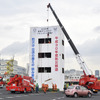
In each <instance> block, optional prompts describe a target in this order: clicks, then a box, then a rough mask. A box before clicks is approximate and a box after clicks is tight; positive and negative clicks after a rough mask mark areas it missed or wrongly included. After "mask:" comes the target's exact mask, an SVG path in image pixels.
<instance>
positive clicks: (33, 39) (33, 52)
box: [31, 38, 35, 79]
mask: <svg viewBox="0 0 100 100" xmlns="http://www.w3.org/2000/svg"><path fill="white" fill-rule="evenodd" d="M31 60H32V63H31V76H32V78H33V79H34V66H35V63H34V60H35V38H32V59H31Z"/></svg>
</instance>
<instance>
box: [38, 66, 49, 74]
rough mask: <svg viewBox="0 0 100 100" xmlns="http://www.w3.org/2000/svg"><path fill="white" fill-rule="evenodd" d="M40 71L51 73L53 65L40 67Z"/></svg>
mask: <svg viewBox="0 0 100 100" xmlns="http://www.w3.org/2000/svg"><path fill="white" fill-rule="evenodd" d="M38 73H51V67H38Z"/></svg>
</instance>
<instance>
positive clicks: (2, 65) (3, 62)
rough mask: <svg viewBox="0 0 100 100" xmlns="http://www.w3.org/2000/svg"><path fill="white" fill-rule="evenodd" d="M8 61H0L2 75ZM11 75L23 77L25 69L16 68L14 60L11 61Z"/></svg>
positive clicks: (16, 64)
mask: <svg viewBox="0 0 100 100" xmlns="http://www.w3.org/2000/svg"><path fill="white" fill-rule="evenodd" d="M8 61H9V60H4V59H2V60H0V73H1V75H3V74H4V73H5V72H6V71H7V62H8ZM13 74H19V75H25V74H26V69H25V68H24V67H21V66H18V62H17V61H16V60H14V61H13Z"/></svg>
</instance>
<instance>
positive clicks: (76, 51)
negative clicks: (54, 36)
mask: <svg viewBox="0 0 100 100" xmlns="http://www.w3.org/2000/svg"><path fill="white" fill-rule="evenodd" d="M49 7H50V9H51V11H52V13H53V14H54V16H55V18H56V20H57V22H58V24H59V26H60V28H61V29H62V31H63V33H64V34H65V37H66V38H67V40H68V42H69V44H70V46H71V48H72V49H73V51H74V53H75V55H77V54H79V52H78V50H77V48H76V47H75V45H74V43H73V41H72V40H71V38H70V37H69V35H68V33H67V31H66V30H65V28H64V26H63V25H62V23H61V22H60V20H59V18H58V17H57V15H56V13H55V11H54V10H53V9H52V7H51V5H50V3H49V4H48V5H47V8H49Z"/></svg>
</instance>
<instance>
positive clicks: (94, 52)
mask: <svg viewBox="0 0 100 100" xmlns="http://www.w3.org/2000/svg"><path fill="white" fill-rule="evenodd" d="M48 3H51V5H52V7H53V9H54V10H55V12H56V13H57V15H58V17H59V18H60V20H61V22H62V23H63V25H64V27H65V28H66V30H67V32H68V33H69V35H70V37H71V38H72V40H73V41H74V43H75V45H76V47H77V49H78V50H79V52H80V54H81V55H82V57H83V58H84V60H85V62H86V63H87V66H88V67H89V69H91V70H92V71H94V70H95V69H100V0H59V1H58V0H0V53H1V58H3V59H6V58H11V57H12V56H13V55H14V56H15V59H16V60H18V62H19V65H21V66H24V67H26V63H27V62H29V61H28V58H29V57H28V55H29V54H28V52H29V35H30V27H35V26H47V25H48V23H47V22H46V20H47V18H48V12H47V7H46V6H47V4H48ZM49 25H50V26H51V25H53V26H54V25H58V24H57V22H56V20H55V18H54V16H53V15H52V13H51V11H49ZM65 42H66V43H65V48H66V50H65V55H66V56H65V58H66V60H65V69H70V68H76V69H80V67H79V65H78V63H77V62H76V59H75V56H74V53H73V51H72V50H71V48H70V46H69V45H68V43H67V41H65ZM69 67H70V68H69Z"/></svg>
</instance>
